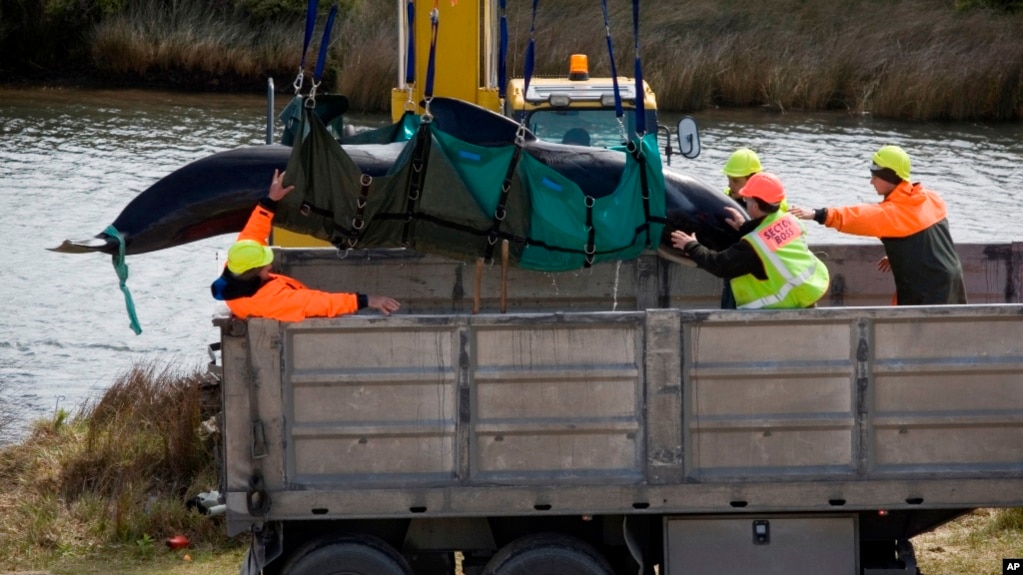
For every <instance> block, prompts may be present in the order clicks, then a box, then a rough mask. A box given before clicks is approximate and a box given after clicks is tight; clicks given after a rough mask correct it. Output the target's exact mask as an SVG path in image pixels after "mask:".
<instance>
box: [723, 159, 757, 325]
mask: <svg viewBox="0 0 1023 575" xmlns="http://www.w3.org/2000/svg"><path fill="white" fill-rule="evenodd" d="M762 171H763V168H762V167H761V165H760V157H759V156H757V153H756V152H754V151H753V150H751V149H749V148H739V149H737V150H735V151H734V152H732V155H730V156H728V161H726V162H725V165H724V167H722V168H721V172H722V173H723V174H724V175H725V176H727V177H728V187H727V188H725V195H726V196H728V197H730V198H732V199H733V200H735V201H736V202H739V205H743V199H742V197H741V196H740V195H739V192H740V191H741V190H742V187H743V186H745V185H746V182H747V181H749V178H750V176H752V175H753V174H757V173H760V172H762ZM721 309H735V294H733V293H732V283H731V282H730V281H729V280H727V279H726V280H725V284H724V286H722V288H721Z"/></svg>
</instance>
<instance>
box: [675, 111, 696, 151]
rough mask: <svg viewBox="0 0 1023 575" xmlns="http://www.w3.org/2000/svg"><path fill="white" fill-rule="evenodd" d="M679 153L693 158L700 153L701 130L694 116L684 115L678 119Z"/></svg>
mask: <svg viewBox="0 0 1023 575" xmlns="http://www.w3.org/2000/svg"><path fill="white" fill-rule="evenodd" d="M676 129H677V130H678V153H680V154H682V157H684V158H689V159H690V160H692V159H693V158H695V157H697V156H699V155H700V131H699V129H698V128H697V127H696V120H694V119H693V118H692V116H683V117H682V119H681V120H679V121H678V127H677V128H676Z"/></svg>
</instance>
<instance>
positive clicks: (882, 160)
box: [870, 146, 909, 180]
mask: <svg viewBox="0 0 1023 575" xmlns="http://www.w3.org/2000/svg"><path fill="white" fill-rule="evenodd" d="M873 161H874V166H877V168H876V169H875V168H874V167H871V168H870V170H871V171H878V170H883V169H884V168H888V169H889V170H891V171H893V172H895V175H897V176H899V177H900V178H902V179H903V180H909V154H907V153H906V151H905V150H903V149H902V148H900V147H898V146H885V147H883V148H881V149H880V150H878V151H877V152H876V153H875V154H874V157H873Z"/></svg>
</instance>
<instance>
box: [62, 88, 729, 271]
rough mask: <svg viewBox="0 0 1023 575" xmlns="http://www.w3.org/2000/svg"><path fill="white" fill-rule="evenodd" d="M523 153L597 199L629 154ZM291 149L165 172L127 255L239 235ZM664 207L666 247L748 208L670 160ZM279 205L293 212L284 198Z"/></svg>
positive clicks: (75, 248) (479, 129) (723, 228)
mask: <svg viewBox="0 0 1023 575" xmlns="http://www.w3.org/2000/svg"><path fill="white" fill-rule="evenodd" d="M430 112H431V114H432V115H433V121H434V122H435V123H436V126H437V127H438V128H440V129H441V130H443V131H445V132H447V133H448V134H451V135H453V136H455V137H457V138H459V139H461V140H463V141H466V142H469V143H472V144H475V145H480V146H507V145H509V144H511V143H512V142H514V141H515V138H516V134H517V132H518V130H519V124H517V123H515V122H514V121H512V120H510V119H508V118H505V117H504V116H501V115H499V114H495V113H493V112H491V111H489V110H486V109H484V108H480V107H478V106H475V105H472V104H468V103H465V102H462V101H459V100H452V99H447V98H435V99H434V100H433V101H432V102H431V107H430ZM522 137H523V141H524V146H525V149H526V151H527V152H528V153H529V154H530V155H532V156H533V157H535V158H537V159H539V160H540V161H542V162H544V163H545V164H547V165H549V166H551V167H552V168H554V169H555V170H557V171H558V172H560V173H562V174H563V175H564V176H565V177H567V178H568V179H570V180H572V181H573V182H575V183H576V184H578V185H579V187H580V189H582V190H583V191H584V192H585V193H587V194H589V195H591V196H593V197H603V196H605V195H607V194H610V193H611V192H613V191H614V188H615V186H616V184H617V182H618V181H619V179H620V177H621V174H622V170H623V169H624V167H625V154H623V153H622V152H617V151H613V150H607V149H603V148H589V147H581V146H568V145H564V144H556V143H552V142H546V141H543V140H539V139H537V138H536V137H535V136H533V135H532V134H531V133H529V132H528V131H525V130H524V131H523V134H522ZM405 145H406V143H404V142H398V143H394V144H370V145H344V144H343V148H344V150H345V152H346V153H347V154H348V155H349V156H350V157H351V158H352V160H353V161H354V162H355V163H356V165H358V166H359V168H360V169H361V170H362V171H363V172H364V173H366V174H369V175H371V176H374V177H377V176H381V175H383V174H385V173H387V171H388V169H389V168H390V167H391V166H392V164H393V163H394V162H395V160H396V159H397V158H398V155H399V154H400V153H401V151H402V149H403V148H404V147H405ZM291 153H292V149H291V148H290V147H287V146H282V145H276V144H273V145H264V146H249V147H242V148H237V149H234V150H229V151H226V152H220V153H216V154H213V155H211V156H209V157H206V158H203V159H200V160H197V161H195V162H192V163H190V164H187V165H185V166H183V167H182V168H180V169H178V170H175V171H174V172H172V173H170V174H168V175H167V176H165V177H163V178H161V179H160V180H158V181H157V182H156V183H154V184H153V185H152V186H150V187H149V188H147V189H146V190H144V191H143V192H142V193H140V194H139V195H138V196H136V197H135V199H133V200H132V201H131V202H129V203H128V205H127V206H125V208H124V209H123V210H122V211H121V213H120V215H119V216H118V217H117V219H115V220H114V222H113V224H112V225H113V227H114V228H115V229H116V230H117V231H118V232H119V233H120V234H121V235H122V237H123V238H124V242H125V254H126V255H134V254H142V253H146V252H152V251H157V250H162V249H166V248H170V247H174V246H178V245H181V244H185V243H188V242H194V241H198V240H202V239H206V238H210V237H214V236H218V235H222V234H232V233H238V232H240V231H241V229H242V227H244V225H245V222H246V220H247V219H248V217H249V214H251V212H252V208H253V207H254V206H255V205H256V202H257V201H259V199H260V198H262V197H263V196H264V195H266V191H267V187H268V186H269V182H270V179H271V177H272V176H273V173H274V170H282V171H283V170H284V169H285V167H286V166H287V163H288V159H289V157H290V156H291ZM663 173H664V182H665V208H666V213H667V220H668V225H666V226H665V232H664V235H663V236H662V244H663V245H668V243H669V242H668V241H667V236H668V234H669V233H670V231H671V230H672V229H674V228H679V229H684V230H686V231H688V232H691V233H696V235H697V237H698V238H699V239H700V242H701V243H703V244H704V245H706V246H708V247H711V248H713V249H723V248H725V247H727V246H729V245H731V244H732V243H733V242H734V241H736V240H737V239H738V236H737V234H736V232H735V231H734V230H733V229H732V228H731V226H729V225H728V224H727V223H726V222H725V218H726V217H727V216H728V214H727V212H726V211H725V209H724V208H725V207H733V208H736V209H738V210H739V211H740V212H742V208H741V207H740V206H739V205H738V204H736V203H735V202H734V201H732V200H731V199H730V198H728V197H727V196H725V195H724V194H723V193H722V192H721V191H720V190H718V189H715V188H712V187H711V186H709V185H708V184H706V183H704V182H702V181H700V180H697V179H696V178H692V177H690V176H687V175H685V174H683V173H682V172H679V171H677V170H674V169H672V168H670V167H667V166H665V167H664V168H663ZM280 209H287V208H286V204H283V203H282V204H281V207H280ZM51 250H52V251H56V252H62V253H89V252H102V253H107V254H116V253H117V251H118V242H117V239H116V238H115V237H114V236H112V235H110V234H107V233H106V232H101V233H99V234H96V235H95V236H93V237H91V238H87V239H84V240H66V241H64V243H63V244H61V245H60V246H58V247H56V248H51Z"/></svg>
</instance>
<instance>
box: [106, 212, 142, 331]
mask: <svg viewBox="0 0 1023 575" xmlns="http://www.w3.org/2000/svg"><path fill="white" fill-rule="evenodd" d="M103 233H105V234H107V235H108V236H112V237H114V238H117V255H116V256H113V258H111V259H112V261H113V264H114V271H116V272H117V278H118V279H119V280H120V284H121V292H122V293H124V305H125V307H126V308H127V309H128V319H130V320H131V324H130V326H129V327H131V329H132V331H134V332H135V335H139V334H140V333H142V327H141V326H139V318H138V316H137V315H135V302H134V301H132V299H131V292H130V291H128V284H127V282H128V264H126V263H125V262H124V236H122V235H121V232H119V231H117V228H115V227H114V226H108V227H107V229H105V230H103Z"/></svg>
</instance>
